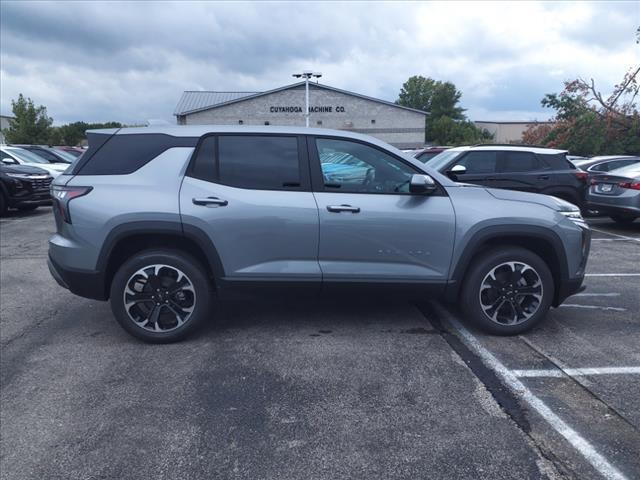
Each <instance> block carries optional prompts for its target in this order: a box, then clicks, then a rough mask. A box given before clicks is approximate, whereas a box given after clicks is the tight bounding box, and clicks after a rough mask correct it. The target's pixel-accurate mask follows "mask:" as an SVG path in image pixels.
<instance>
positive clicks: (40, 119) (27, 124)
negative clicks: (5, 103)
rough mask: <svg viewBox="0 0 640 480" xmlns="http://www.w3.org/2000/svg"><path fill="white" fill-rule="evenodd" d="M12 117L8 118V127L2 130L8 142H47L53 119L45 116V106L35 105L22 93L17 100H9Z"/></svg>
mask: <svg viewBox="0 0 640 480" xmlns="http://www.w3.org/2000/svg"><path fill="white" fill-rule="evenodd" d="M11 107H12V111H13V116H14V118H12V119H10V120H9V128H7V129H5V130H4V131H3V133H4V135H5V138H6V141H7V142H8V143H31V144H40V143H47V140H48V138H49V128H50V127H51V124H52V123H53V119H52V118H50V117H49V116H47V108H46V107H44V106H42V105H40V106H39V107H36V106H35V105H34V104H33V101H32V100H31V99H30V98H25V97H24V96H23V95H22V94H20V95H19V96H18V100H11Z"/></svg>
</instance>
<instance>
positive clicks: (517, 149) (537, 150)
mask: <svg viewBox="0 0 640 480" xmlns="http://www.w3.org/2000/svg"><path fill="white" fill-rule="evenodd" d="M486 149H490V150H500V151H505V152H532V153H543V154H547V155H555V154H558V153H567V152H568V150H559V149H557V148H545V147H534V146H531V147H528V146H523V145H513V146H507V145H492V144H490V143H487V144H486V145H468V146H464V147H453V148H450V149H448V150H451V151H454V152H456V151H461V152H466V151H482V150H486Z"/></svg>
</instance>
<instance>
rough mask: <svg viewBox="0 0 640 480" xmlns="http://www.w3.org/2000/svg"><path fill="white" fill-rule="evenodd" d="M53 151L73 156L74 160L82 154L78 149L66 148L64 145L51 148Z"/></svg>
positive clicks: (82, 151) (81, 150) (80, 149)
mask: <svg viewBox="0 0 640 480" xmlns="http://www.w3.org/2000/svg"><path fill="white" fill-rule="evenodd" d="M53 148H54V149H55V150H58V151H62V152H65V153H68V154H69V155H73V156H74V157H75V158H78V157H79V156H80V155H82V154H83V153H84V150H83V149H82V148H80V147H68V146H66V145H59V146H57V147H53Z"/></svg>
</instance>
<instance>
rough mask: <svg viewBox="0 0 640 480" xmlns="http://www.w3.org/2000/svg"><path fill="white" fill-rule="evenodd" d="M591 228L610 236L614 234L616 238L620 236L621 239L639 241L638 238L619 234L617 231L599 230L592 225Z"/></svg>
mask: <svg viewBox="0 0 640 480" xmlns="http://www.w3.org/2000/svg"><path fill="white" fill-rule="evenodd" d="M591 230H593V231H594V232H598V233H604V234H605V235H611V236H614V237H618V238H621V239H623V240H631V241H633V242H640V238H635V237H627V236H626V235H620V234H619V233H611V232H607V231H606V230H599V229H597V228H593V227H591Z"/></svg>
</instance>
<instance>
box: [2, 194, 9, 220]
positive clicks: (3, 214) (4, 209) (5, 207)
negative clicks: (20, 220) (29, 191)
mask: <svg viewBox="0 0 640 480" xmlns="http://www.w3.org/2000/svg"><path fill="white" fill-rule="evenodd" d="M7 208H8V205H7V200H6V199H5V198H4V193H2V192H1V191H0V217H4V216H5V215H6V214H7Z"/></svg>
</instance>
